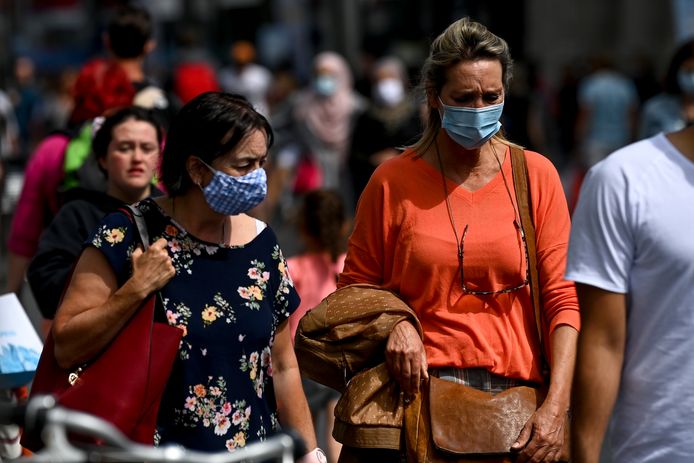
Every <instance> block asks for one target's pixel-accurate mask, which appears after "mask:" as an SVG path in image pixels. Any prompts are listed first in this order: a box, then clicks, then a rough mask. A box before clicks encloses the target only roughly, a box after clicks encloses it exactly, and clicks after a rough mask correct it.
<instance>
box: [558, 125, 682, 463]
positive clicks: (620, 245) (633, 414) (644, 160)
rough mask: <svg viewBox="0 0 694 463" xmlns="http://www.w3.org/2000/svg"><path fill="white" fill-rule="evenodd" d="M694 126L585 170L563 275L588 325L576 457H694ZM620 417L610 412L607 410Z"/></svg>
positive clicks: (582, 342)
mask: <svg viewBox="0 0 694 463" xmlns="http://www.w3.org/2000/svg"><path fill="white" fill-rule="evenodd" d="M692 230H694V127H690V128H686V129H683V130H681V131H679V132H673V133H670V134H662V133H661V134H658V135H656V136H654V137H652V138H648V139H646V140H643V141H640V142H637V143H634V144H631V145H629V146H627V147H625V148H622V149H620V150H618V151H616V152H615V153H613V154H612V155H610V156H609V157H608V158H607V159H605V160H604V161H602V162H600V163H599V164H597V165H595V166H594V167H593V168H592V169H591V170H590V171H589V173H588V175H587V177H586V180H585V183H584V184H583V187H582V189H581V193H580V196H579V201H578V205H577V207H576V210H575V213H574V218H573V226H572V230H571V239H570V244H569V255H568V263H567V271H566V275H565V277H566V279H568V280H574V281H576V283H577V285H576V286H577V291H578V296H579V302H580V307H581V325H582V326H581V334H580V336H579V343H578V358H577V365H576V374H575V380H574V399H573V401H572V404H573V407H574V408H573V413H574V426H573V429H572V444H573V455H572V462H574V463H586V462H598V461H599V456H600V449H601V446H602V443H603V439H604V436H605V433H606V430H607V428H608V423H609V436H610V438H609V439H608V440H609V442H608V445H607V451H608V452H609V454H610V458H611V461H612V462H613V463H622V462H640V463H646V462H667V463H678V462H682V463H684V462H687V463H690V462H692V461H694V387H692V380H694V355H692V352H694V233H692ZM610 417H611V418H610Z"/></svg>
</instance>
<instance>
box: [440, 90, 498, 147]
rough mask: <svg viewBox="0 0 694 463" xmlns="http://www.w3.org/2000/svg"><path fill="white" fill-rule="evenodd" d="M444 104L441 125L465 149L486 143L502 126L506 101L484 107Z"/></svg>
mask: <svg viewBox="0 0 694 463" xmlns="http://www.w3.org/2000/svg"><path fill="white" fill-rule="evenodd" d="M439 102H440V103H441V105H442V106H443V117H442V119H441V126H442V127H443V128H444V129H446V132H447V133H448V136H449V137H451V138H452V139H453V140H455V142H456V143H458V144H459V145H461V146H462V147H463V148H465V149H469V150H471V149H475V148H479V147H480V146H482V145H484V144H485V143H486V142H487V140H489V139H490V138H492V137H493V136H494V134H495V133H497V132H498V131H499V129H500V128H501V122H499V119H500V118H501V113H502V111H503V110H504V102H503V101H502V102H501V103H499V104H496V105H492V106H485V107H484V108H464V107H462V106H448V105H445V104H443V102H442V101H441V98H439Z"/></svg>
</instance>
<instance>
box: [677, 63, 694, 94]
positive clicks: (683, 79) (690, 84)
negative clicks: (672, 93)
mask: <svg viewBox="0 0 694 463" xmlns="http://www.w3.org/2000/svg"><path fill="white" fill-rule="evenodd" d="M677 83H678V84H679V86H680V90H682V93H685V94H687V95H694V71H690V70H685V69H680V70H679V71H678V72H677Z"/></svg>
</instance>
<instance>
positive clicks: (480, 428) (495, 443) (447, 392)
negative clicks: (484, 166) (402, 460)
mask: <svg viewBox="0 0 694 463" xmlns="http://www.w3.org/2000/svg"><path fill="white" fill-rule="evenodd" d="M511 162H512V166H513V180H514V186H515V190H516V202H517V204H518V208H519V214H520V219H521V227H522V228H523V230H524V232H525V234H526V236H527V242H528V254H529V255H528V259H529V265H530V287H531V296H532V301H533V307H534V311H535V322H536V326H537V335H538V337H539V339H540V345H542V319H541V317H540V291H539V285H538V281H539V280H538V273H537V255H536V247H535V227H534V224H533V221H532V217H531V215H530V211H531V208H530V204H531V200H530V190H529V188H528V177H527V176H528V171H527V164H526V160H525V155H524V153H523V150H522V149H519V148H515V147H511ZM545 395H546V391H545V390H544V388H534V387H528V386H518V387H513V388H510V389H507V390H506V391H503V392H501V393H498V394H491V393H488V392H483V391H480V390H477V389H475V388H472V387H468V386H465V385H463V384H458V383H454V382H452V381H446V380H442V379H439V378H436V377H433V376H432V377H430V378H429V383H428V384H423V385H422V388H421V389H420V393H419V394H417V396H416V397H415V399H414V400H413V401H412V402H411V403H410V404H409V405H407V406H406V407H405V417H404V424H405V441H406V449H407V458H408V461H410V462H417V463H443V462H445V463H451V462H457V463H466V462H480V461H484V462H488V463H491V462H504V463H505V462H512V461H514V459H515V457H514V455H513V454H512V453H511V445H512V444H513V443H514V442H515V441H516V439H517V438H518V435H519V434H520V432H521V430H522V429H523V426H524V425H525V423H526V422H527V421H528V419H530V417H531V416H532V414H533V413H534V412H535V410H536V409H537V408H538V407H539V406H540V405H541V404H542V402H543V401H544V398H545ZM565 431H566V432H565V435H564V446H563V448H562V452H561V459H562V460H563V461H568V458H569V431H568V426H566V428H565Z"/></svg>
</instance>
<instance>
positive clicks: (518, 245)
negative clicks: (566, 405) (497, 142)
mask: <svg viewBox="0 0 694 463" xmlns="http://www.w3.org/2000/svg"><path fill="white" fill-rule="evenodd" d="M525 154H526V158H527V162H528V171H529V180H530V192H531V197H532V199H533V205H532V213H533V217H534V220H535V227H536V244H537V257H538V269H539V274H540V289H541V294H542V302H543V305H542V306H543V312H542V316H543V323H544V326H545V327H546V328H545V334H544V337H543V339H545V340H549V336H548V335H549V334H551V333H552V332H553V331H554V329H555V328H556V327H557V326H558V325H562V324H565V325H570V326H572V327H574V328H576V329H579V323H580V320H579V312H578V301H577V298H576V291H575V287H574V285H573V283H572V282H569V281H566V280H565V279H564V278H563V273H564V267H565V262H566V251H567V243H568V238H569V227H570V219H569V213H568V209H567V205H566V198H565V196H564V192H563V190H562V187H561V183H560V180H559V176H558V174H557V171H556V169H555V168H554V166H553V165H552V164H551V162H550V161H549V160H548V159H546V158H544V157H543V156H542V155H540V154H538V153H534V152H531V151H526V153H525ZM502 169H503V172H504V175H505V178H506V181H507V183H508V187H509V189H510V193H511V194H510V196H511V197H509V192H508V190H507V189H506V187H505V186H504V177H503V176H502V174H501V173H499V174H497V175H496V176H495V177H494V178H493V179H492V180H491V181H490V182H489V183H488V184H487V185H485V186H484V187H482V188H481V189H479V190H477V191H475V192H470V191H468V190H466V189H465V188H463V187H461V186H459V185H457V184H455V183H454V182H452V181H450V180H449V179H446V181H447V188H448V191H449V200H450V203H451V208H452V212H453V216H454V220H455V224H456V228H457V232H458V238H462V234H463V230H464V229H465V226H466V225H467V226H468V232H467V235H466V236H465V240H464V243H463V256H464V259H463V278H464V280H465V285H466V286H467V287H468V288H469V289H473V290H482V291H486V290H499V289H503V288H509V287H514V286H516V285H518V284H519V283H521V282H522V281H523V280H524V278H525V275H526V268H527V263H526V259H525V256H524V249H523V244H522V240H521V238H520V235H519V233H518V231H517V229H516V227H515V226H514V223H513V221H514V217H515V211H514V208H513V205H515V201H516V199H515V191H514V187H513V175H512V171H511V162H510V154H509V152H508V150H507V152H506V155H505V159H504V162H503V164H502ZM512 201H513V203H512ZM516 210H517V206H516ZM353 283H371V284H376V285H380V286H381V287H383V288H386V289H390V290H392V291H395V292H396V293H398V294H399V295H400V296H401V297H402V298H403V299H404V300H405V301H406V302H407V303H408V304H409V305H410V307H412V309H414V310H415V312H416V313H417V315H418V317H419V319H420V322H421V324H422V327H423V329H424V346H425V349H426V354H427V361H428V364H429V366H430V367H455V368H473V367H482V368H486V369H488V370H489V371H491V372H492V373H496V374H499V375H503V376H505V377H510V378H519V379H524V380H531V381H538V382H539V381H541V380H542V374H541V370H542V360H541V358H542V356H541V352H540V347H539V343H538V339H537V335H536V328H535V326H536V325H535V318H534V311H533V307H532V303H531V300H530V287H529V286H525V287H523V288H522V289H520V290H518V291H514V292H512V293H507V294H499V295H490V296H478V295H470V294H465V293H464V292H463V290H462V283H461V269H460V265H459V260H458V254H457V246H456V242H455V236H454V233H453V227H452V224H451V221H450V218H449V215H448V212H447V208H446V201H445V193H444V188H443V180H442V177H441V173H440V172H439V171H438V170H437V169H435V168H434V167H433V166H431V165H430V164H429V163H428V162H427V161H425V160H424V159H422V158H420V157H419V156H417V155H416V153H414V152H412V151H406V152H405V153H403V154H402V155H400V156H399V157H397V158H394V159H392V160H390V161H388V162H386V163H384V164H382V165H381V166H380V167H379V168H378V169H377V170H376V172H375V173H374V174H373V176H372V178H371V180H370V181H369V184H368V185H367V187H366V189H365V190H364V192H363V193H362V196H361V198H360V200H359V206H358V208H357V214H356V221H355V228H354V231H353V233H352V236H351V237H350V240H349V249H348V252H347V259H346V262H345V268H344V271H343V273H342V274H341V275H340V280H339V284H338V287H342V286H345V285H348V284H353Z"/></svg>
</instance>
